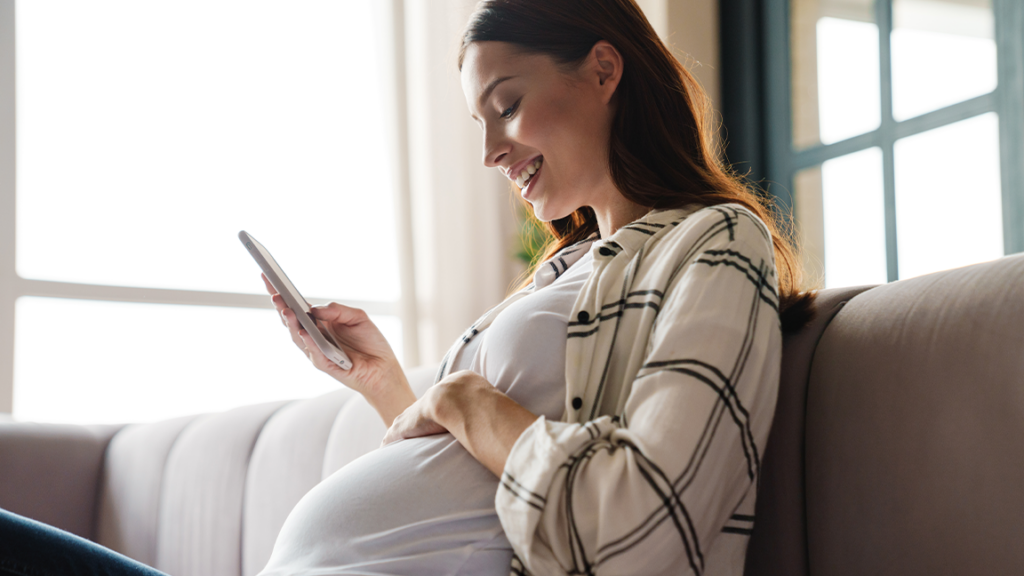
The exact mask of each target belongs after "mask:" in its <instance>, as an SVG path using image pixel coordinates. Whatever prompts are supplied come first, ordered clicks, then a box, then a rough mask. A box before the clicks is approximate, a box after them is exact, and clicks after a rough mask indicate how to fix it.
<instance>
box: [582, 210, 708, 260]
mask: <svg viewBox="0 0 1024 576" xmlns="http://www.w3.org/2000/svg"><path fill="white" fill-rule="evenodd" d="M701 208H702V206H700V205H698V204H689V205H687V206H683V207H682V208H673V209H670V210H656V211H651V212H648V213H647V214H645V215H643V216H641V217H640V218H637V219H636V220H634V221H632V222H630V223H629V224H626V225H625V226H623V227H621V228H619V229H618V230H616V231H615V233H614V234H612V236H611V238H608V239H607V240H598V241H596V242H594V244H593V245H592V246H591V248H590V249H591V251H593V252H594V258H595V259H597V258H614V257H615V256H617V255H619V254H625V255H626V257H627V258H632V257H633V255H634V254H636V253H637V251H638V250H640V248H642V247H643V245H644V244H646V243H647V241H648V240H650V239H651V238H652V237H654V236H660V235H661V234H663V233H664V232H665V231H667V230H670V229H672V228H674V227H675V226H676V225H678V224H679V223H680V222H682V221H683V220H685V219H686V217H687V216H689V215H690V214H693V213H694V212H696V211H697V210H699V209H701Z"/></svg>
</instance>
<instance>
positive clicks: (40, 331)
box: [14, 0, 401, 422]
mask: <svg viewBox="0 0 1024 576" xmlns="http://www.w3.org/2000/svg"><path fill="white" fill-rule="evenodd" d="M378 20H379V19H377V18H376V17H375V14H374V8H373V6H372V0H347V1H344V2H339V1H334V0H321V1H308V2H303V3H301V4H289V5H288V7H287V9H282V5H281V4H280V3H276V2H267V1H230V0H216V1H214V0H202V1H184V2H172V3H168V2H159V3H158V2H136V1H134V0H120V1H117V0H96V1H92V2H73V1H65V2H46V3H41V2H29V1H19V2H18V3H17V5H16V21H15V22H16V58H17V61H16V63H17V68H16V70H17V72H16V90H17V177H18V181H17V252H16V258H17V260H16V262H17V272H18V274H19V275H20V276H21V277H22V278H26V279H34V280H46V281H53V282H62V283H75V284H90V285H92V284H95V285H104V286H112V287H116V286H127V287H139V288H162V289H175V290H187V291H204V292H225V293H237V294H240V295H244V294H248V293H251V294H260V293H263V289H264V288H263V285H262V282H261V280H260V277H259V269H258V267H257V266H256V264H255V263H254V262H253V261H252V259H251V258H250V257H249V255H248V254H247V253H246V251H245V249H244V248H243V247H242V246H241V244H240V243H239V241H238V239H237V237H236V234H237V233H238V231H239V230H242V229H245V230H246V231H248V232H250V233H252V234H253V235H254V236H255V237H256V238H258V239H259V240H260V241H261V242H262V243H263V244H264V245H266V246H267V248H268V249H269V250H270V251H271V252H272V253H273V254H274V256H275V257H276V258H277V260H278V261H279V262H280V263H281V265H282V267H284V269H285V270H286V271H287V273H288V274H289V276H290V277H291V279H292V280H293V281H294V283H295V285H296V286H297V287H298V288H299V289H300V290H301V291H302V292H303V293H304V294H305V295H306V296H307V297H311V298H324V299H332V300H339V301H342V302H353V301H354V302H357V303H359V302H369V303H378V304H380V306H379V307H378V310H383V311H384V312H383V315H378V316H377V317H375V318H374V320H375V321H377V322H378V323H379V325H380V326H381V329H382V330H383V331H384V333H385V336H387V337H388V339H389V341H390V342H391V343H392V347H394V348H395V349H396V352H397V353H398V354H399V357H401V351H400V350H398V347H399V345H400V343H401V342H400V340H401V338H400V334H401V325H400V322H399V320H398V318H397V317H396V316H389V315H388V314H392V315H394V314H397V304H396V302H397V301H398V299H399V282H398V270H397V264H396V261H397V259H396V239H395V224H394V217H393V216H392V214H393V206H392V205H393V199H392V182H391V174H392V170H391V167H390V165H389V162H390V160H389V158H388V154H387V148H388V146H387V142H386V141H385V138H386V134H387V131H386V130H385V129H384V126H385V125H386V122H385V117H384V114H385V110H384V104H382V102H384V101H385V100H386V99H385V98H384V97H383V95H382V82H381V78H380V74H381V73H380V70H381V69H382V66H381V63H380V62H378V60H377V58H376V57H375V54H377V53H378V50H377V46H378V38H377V36H378V31H379V28H380V26H381V25H380V23H379V22H378ZM104 294H106V293H104ZM241 297H242V296H240V298H241ZM103 298H104V299H107V300H115V301H116V300H118V299H119V298H118V296H117V291H116V289H114V288H111V289H110V293H109V295H103ZM267 300H268V302H269V297H267ZM251 301H252V300H251V298H250V299H248V300H246V302H251ZM237 306H242V307H235V308H218V307H211V306H184V305H169V304H137V303H124V302H98V301H89V300H75V299H55V298H39V297H22V298H21V299H20V300H19V301H18V304H17V308H16V336H15V341H16V352H15V391H14V414H15V417H17V418H21V419H26V420H40V421H65V422H118V421H140V420H156V419H160V418H166V417H170V416H174V415H178V414H188V413H195V412H203V411H212V410H222V409H225V408H228V407H230V406H237V405H245V404H251V403H253V402H259V401H266V400H270V399H276V398H295V397H302V396H311V395H315V394H318V393H322V392H325V391H326V390H328V389H330V388H332V387H333V386H336V385H337V384H336V383H335V382H334V381H333V380H330V379H329V378H328V377H327V376H325V375H323V374H320V373H319V372H317V371H316V370H315V369H313V368H312V367H311V366H309V365H308V361H306V360H305V358H303V357H302V355H301V353H300V352H299V351H298V350H295V347H294V345H293V344H292V343H291V342H290V340H289V338H288V336H287V333H286V332H285V329H284V328H283V327H282V326H281V324H280V321H279V320H278V318H277V316H276V313H275V312H273V311H272V310H266V309H262V310H261V309H254V308H245V307H244V306H245V305H244V304H237ZM200 383H201V385H200Z"/></svg>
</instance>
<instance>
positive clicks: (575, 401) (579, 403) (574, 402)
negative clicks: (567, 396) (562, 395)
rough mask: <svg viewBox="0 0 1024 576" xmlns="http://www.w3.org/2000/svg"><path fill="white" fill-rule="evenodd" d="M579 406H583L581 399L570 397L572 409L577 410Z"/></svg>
mask: <svg viewBox="0 0 1024 576" xmlns="http://www.w3.org/2000/svg"><path fill="white" fill-rule="evenodd" d="M580 408H583V399H582V398H580V397H579V396H577V397H575V398H573V399H572V409H573V410H579V409H580Z"/></svg>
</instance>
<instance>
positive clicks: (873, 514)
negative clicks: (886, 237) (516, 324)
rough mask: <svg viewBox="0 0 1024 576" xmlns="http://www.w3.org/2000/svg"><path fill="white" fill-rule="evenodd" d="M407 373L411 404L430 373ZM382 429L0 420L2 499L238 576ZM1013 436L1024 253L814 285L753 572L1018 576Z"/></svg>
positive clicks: (371, 425)
mask: <svg viewBox="0 0 1024 576" xmlns="http://www.w3.org/2000/svg"><path fill="white" fill-rule="evenodd" d="M409 376H410V381H411V382H413V386H414V388H415V389H416V391H417V394H422V392H423V391H424V390H425V389H426V388H427V386H429V384H430V383H431V381H432V378H433V369H432V368H425V369H420V370H416V371H412V372H410V375H409ZM383 433H384V427H383V424H382V423H381V422H380V419H379V418H378V417H377V415H376V413H375V412H374V411H373V410H372V408H370V406H369V405H368V404H367V403H366V402H365V401H363V400H362V398H360V397H358V396H357V395H355V394H353V393H351V392H348V391H346V390H338V391H335V392H332V393H330V394H326V395H324V396H321V397H319V398H314V399H310V400H302V401H295V402H278V403H271V404H262V405H257V406H247V407H243V408H238V409H236V410H231V411H228V412H224V413H221V414H210V415H202V416H190V417H187V418H179V419H175V420H169V421H166V422H159V423H155V424H146V425H133V426H127V427H124V428H120V429H118V428H116V427H80V426H49V425H37V424H24V423H0V507H2V508H6V509H8V510H11V511H13V512H16V513H19V514H23V515H26V516H29V517H32V518H37V519H39V520H42V521H44V522H48V523H51V524H54V525H56V526H59V527H61V528H64V529H67V530H70V531H72V532H75V533H77V534H80V535H83V536H86V537H90V538H93V539H95V540H97V541H98V542H100V543H102V544H105V545H107V546H109V547H111V548H113V549H115V550H119V551H122V552H124V553H126V554H127V555H129V556H132V557H134V558H137V559H139V560H142V561H144V562H146V563H148V564H152V565H154V566H156V567H157V568H159V569H162V570H164V571H167V572H169V573H170V574H173V575H175V576H200V575H213V574H216V575H227V576H231V575H239V576H249V575H252V574H255V573H257V572H258V571H259V570H260V569H261V568H262V566H263V565H264V564H265V563H266V561H267V559H268V558H269V555H270V551H271V548H272V545H273V542H274V539H275V538H276V535H277V532H278V530H279V529H280V527H281V525H282V524H283V522H284V518H285V517H286V516H287V514H288V512H289V511H290V510H291V508H292V507H293V506H294V505H295V503H296V502H297V501H298V500H299V498H301V496H302V495H303V494H304V493H305V492H306V491H307V490H309V489H310V488H312V487H313V486H314V485H315V484H316V483H317V482H319V481H320V480H321V479H322V478H325V477H327V476H329V475H330V474H332V473H333V472H334V471H336V470H338V469H339V468H341V467H342V466H344V465H345V464H346V463H348V462H350V461H352V460H354V459H355V458H358V457H359V456H360V455H362V454H364V453H366V452H368V451H370V450H372V449H374V448H375V447H376V446H377V445H378V443H379V442H380V438H381V437H382V435H383ZM1022 438H1024V255H1021V256H1013V257H1006V258H1002V259H1000V260H997V261H994V262H990V263H985V264H979V265H975V266H970V267H966V268H961V269H958V270H951V271H947V272H942V273H938V274H932V275H929V276H925V277H921V278H914V279H910V280H905V281H900V282H895V283H892V284H888V285H885V286H879V287H875V288H870V289H869V288H868V287H856V288H846V289H839V290H826V291H824V292H822V293H821V295H820V299H819V314H818V317H817V319H816V320H815V321H814V322H812V323H811V325H809V326H808V327H806V328H805V329H804V330H803V331H802V332H800V333H798V334H795V335H791V336H788V337H787V338H786V340H785V343H784V352H783V362H782V378H781V385H780V390H779V402H778V405H777V409H776V415H775V422H774V424H773V427H772V432H771V436H770V438H769V441H768V446H767V447H766V450H765V457H764V460H763V468H762V474H761V479H760V484H759V487H758V492H759V497H758V507H757V520H756V524H755V530H754V534H753V535H752V538H751V543H750V548H749V554H748V559H747V560H748V561H747V567H746V573H747V574H748V575H750V576H767V575H776V574H779V575H781V574H786V575H793V576H805V575H808V574H811V575H814V576H819V575H820V576H846V575H853V574H879V575H883V576H885V575H896V574H919V573H922V574H923V573H927V574H963V573H986V574H989V573H990V574H1024V547H1021V546H1019V542H1020V541H1021V540H1022V539H1024V528H1022V527H1024V522H1021V520H1020V519H1021V518H1022V517H1024V491H1022V490H1020V486H1022V485H1024V450H1022V449H1021V448H1022V446H1021V444H1022V440H1021V439H1022ZM638 573H642V570H638Z"/></svg>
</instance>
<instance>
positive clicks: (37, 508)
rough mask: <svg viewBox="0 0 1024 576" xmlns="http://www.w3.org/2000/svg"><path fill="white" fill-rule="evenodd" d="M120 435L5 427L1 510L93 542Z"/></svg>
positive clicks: (106, 430)
mask: <svg viewBox="0 0 1024 576" xmlns="http://www.w3.org/2000/svg"><path fill="white" fill-rule="evenodd" d="M119 429H120V426H74V425H64V424H36V423H28V422H0V508H3V509H5V510H8V511H10V512H14V513H15V514H21V515H22V516H26V517H29V518H32V519H34V520H38V521H40V522H45V523H47V524H51V525H53V526H56V527H58V528H62V529H64V530H67V531H68V532H71V533H73V534H77V535H79V536H82V537H84V538H92V537H93V535H94V529H95V524H96V522H95V519H96V494H97V485H98V482H99V479H100V473H101V471H102V469H103V460H104V453H105V451H106V449H107V444H108V443H109V442H110V439H111V438H112V437H113V436H114V434H115V433H116V432H117V431H118V430H119Z"/></svg>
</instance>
